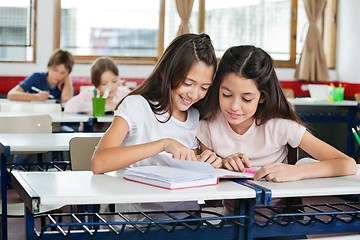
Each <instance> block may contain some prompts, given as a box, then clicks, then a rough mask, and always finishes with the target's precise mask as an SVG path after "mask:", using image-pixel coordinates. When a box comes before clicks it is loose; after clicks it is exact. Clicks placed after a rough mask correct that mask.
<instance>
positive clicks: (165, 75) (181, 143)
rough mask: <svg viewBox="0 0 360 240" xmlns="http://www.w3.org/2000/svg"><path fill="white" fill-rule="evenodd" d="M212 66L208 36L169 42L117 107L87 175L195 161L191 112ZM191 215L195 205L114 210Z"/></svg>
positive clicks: (194, 126) (127, 206) (187, 36)
mask: <svg viewBox="0 0 360 240" xmlns="http://www.w3.org/2000/svg"><path fill="white" fill-rule="evenodd" d="M216 66H217V61H216V56H215V51H214V48H213V46H212V43H211V40H210V38H209V36H208V35H206V34H199V35H197V34H184V35H181V36H179V37H177V38H176V39H174V40H173V41H172V42H171V44H170V45H169V47H168V48H167V49H166V50H165V52H164V54H163V55H162V56H161V58H160V60H159V61H158V63H157V65H156V66H155V69H154V70H153V72H152V73H151V74H150V76H149V77H148V78H147V79H146V80H145V81H144V82H143V83H142V84H140V85H139V86H138V87H137V88H136V89H134V90H133V91H132V92H131V93H130V94H129V95H128V96H127V97H125V98H124V99H123V100H122V101H121V102H120V104H119V106H118V108H117V110H116V111H115V117H114V121H113V123H112V124H111V126H110V127H109V129H108V130H107V131H106V133H105V134H104V136H103V137H102V139H101V140H100V142H99V145H98V146H97V148H96V150H95V152H94V155H93V158H92V163H91V167H92V171H93V172H94V173H95V174H98V173H106V172H110V171H114V170H119V169H123V168H126V167H134V166H145V165H168V163H167V161H166V159H167V158H168V157H169V156H170V157H173V158H177V159H183V160H189V161H197V160H198V158H197V156H196V153H197V152H196V150H197V149H198V142H197V139H196V131H197V127H198V122H199V112H198V109H196V107H197V106H199V105H200V104H201V102H202V101H200V100H201V99H203V98H204V97H205V94H206V93H207V91H208V88H209V87H210V85H211V84H212V81H213V76H214V73H215V69H216ZM192 106H194V107H192ZM208 152H209V154H208V155H206V154H205V155H202V158H206V159H209V160H210V161H212V165H213V166H214V167H219V166H221V160H220V159H219V158H216V155H215V154H213V153H212V152H210V151H208ZM200 160H201V159H200ZM134 202H136V199H134ZM197 209H199V206H198V204H197V202H171V203H170V202H169V203H142V204H139V203H132V204H121V205H117V207H116V210H117V211H120V212H122V211H146V210H167V211H170V210H197ZM178 217H187V216H186V215H183V216H178Z"/></svg>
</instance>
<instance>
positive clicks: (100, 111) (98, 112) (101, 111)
mask: <svg viewBox="0 0 360 240" xmlns="http://www.w3.org/2000/svg"><path fill="white" fill-rule="evenodd" d="M105 102H106V98H101V97H100V98H93V99H92V105H93V116H94V117H102V116H105Z"/></svg>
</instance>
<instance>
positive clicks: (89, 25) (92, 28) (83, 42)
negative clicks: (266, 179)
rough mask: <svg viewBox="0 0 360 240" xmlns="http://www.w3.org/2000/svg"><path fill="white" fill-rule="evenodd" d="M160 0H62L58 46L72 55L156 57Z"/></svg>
mask: <svg viewBox="0 0 360 240" xmlns="http://www.w3.org/2000/svg"><path fill="white" fill-rule="evenodd" d="M159 17H160V1H159V0H136V1H135V0H133V1H126V4H124V1H118V0H101V1H94V0H90V1H89V0H77V1H73V0H62V1H61V32H60V36H61V38H60V48H63V49H66V50H69V51H70V52H71V53H73V54H74V55H75V56H78V57H86V56H94V57H98V56H113V57H115V58H118V59H121V58H123V59H133V58H142V59H143V60H144V59H150V60H155V59H156V58H157V56H158V50H159V44H158V35H159Z"/></svg>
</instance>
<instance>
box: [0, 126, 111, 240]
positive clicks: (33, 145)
mask: <svg viewBox="0 0 360 240" xmlns="http://www.w3.org/2000/svg"><path fill="white" fill-rule="evenodd" d="M103 134H104V133H52V134H0V155H1V166H0V168H1V203H2V216H1V231H2V237H3V238H2V239H7V238H6V236H7V208H6V206H7V193H6V189H7V182H8V181H9V179H7V178H8V177H7V175H8V174H7V169H6V166H7V158H8V157H9V156H10V155H13V154H22V153H28V152H49V151H69V141H70V139H72V138H73V137H91V136H96V137H98V136H100V137H101V136H102V135H103Z"/></svg>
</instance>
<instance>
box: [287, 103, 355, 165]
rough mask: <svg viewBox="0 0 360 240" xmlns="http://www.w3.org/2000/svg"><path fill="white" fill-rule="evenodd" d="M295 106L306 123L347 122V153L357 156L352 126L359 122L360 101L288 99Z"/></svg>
mask: <svg viewBox="0 0 360 240" xmlns="http://www.w3.org/2000/svg"><path fill="white" fill-rule="evenodd" d="M288 101H289V102H290V103H291V104H292V105H293V106H295V111H296V113H297V114H298V116H299V117H300V118H301V119H302V120H303V121H304V122H305V123H306V122H309V123H346V124H347V129H348V132H347V145H346V154H347V155H349V156H351V157H353V158H355V138H354V135H353V133H352V130H351V128H353V127H356V126H357V124H358V120H357V115H356V113H357V111H358V110H359V107H360V106H359V103H358V102H356V101H352V100H343V101H341V102H329V101H316V100H313V99H311V98H295V99H288Z"/></svg>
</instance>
